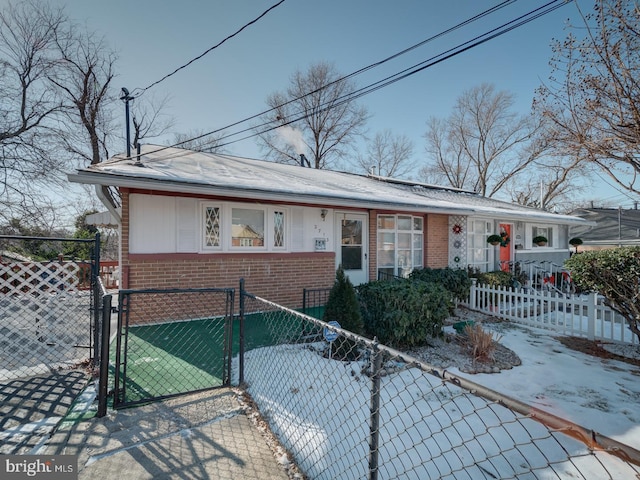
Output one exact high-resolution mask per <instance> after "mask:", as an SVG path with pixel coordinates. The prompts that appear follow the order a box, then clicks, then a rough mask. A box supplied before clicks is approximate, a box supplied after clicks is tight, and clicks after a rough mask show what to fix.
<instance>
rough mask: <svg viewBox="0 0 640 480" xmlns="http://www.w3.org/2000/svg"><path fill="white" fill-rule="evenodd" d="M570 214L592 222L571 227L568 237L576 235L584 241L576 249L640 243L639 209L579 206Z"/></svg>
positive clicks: (595, 248) (596, 248) (598, 248)
mask: <svg viewBox="0 0 640 480" xmlns="http://www.w3.org/2000/svg"><path fill="white" fill-rule="evenodd" d="M571 214H572V215H574V216H577V217H581V218H584V219H585V220H588V221H589V222H591V223H592V225H574V226H572V227H571V229H570V231H569V235H570V238H573V237H578V238H580V239H582V241H583V242H584V243H583V244H582V245H581V246H580V247H579V248H578V251H580V250H601V249H605V248H614V247H622V246H626V245H640V210H638V209H637V208H634V209H632V210H624V209H622V208H579V209H577V210H574V211H573V212H571Z"/></svg>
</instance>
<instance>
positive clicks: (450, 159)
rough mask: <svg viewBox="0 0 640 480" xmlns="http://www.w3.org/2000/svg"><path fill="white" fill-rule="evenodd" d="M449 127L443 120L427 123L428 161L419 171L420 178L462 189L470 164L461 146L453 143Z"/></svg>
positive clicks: (465, 183) (432, 119)
mask: <svg viewBox="0 0 640 480" xmlns="http://www.w3.org/2000/svg"><path fill="white" fill-rule="evenodd" d="M449 127H450V125H449V124H448V123H447V122H446V121H445V120H443V119H440V118H435V117H431V118H430V119H429V120H428V121H427V131H426V133H425V134H424V138H425V140H426V148H425V151H426V153H427V158H428V159H429V160H430V162H429V163H427V164H426V165H425V166H423V167H422V168H421V169H420V175H421V176H422V178H423V179H424V180H425V181H427V182H429V183H434V184H440V185H449V186H452V187H454V188H464V187H465V186H467V184H468V183H469V178H470V171H471V166H472V164H471V162H470V161H469V160H468V158H467V157H466V156H465V155H464V148H463V145H462V144H460V143H459V142H456V141H455V138H454V135H453V131H452V130H451V129H450V128H449Z"/></svg>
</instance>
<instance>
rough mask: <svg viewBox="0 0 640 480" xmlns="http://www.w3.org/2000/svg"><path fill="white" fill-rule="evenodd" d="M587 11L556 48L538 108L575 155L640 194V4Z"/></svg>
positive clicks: (616, 3)
mask: <svg viewBox="0 0 640 480" xmlns="http://www.w3.org/2000/svg"><path fill="white" fill-rule="evenodd" d="M576 6H577V7H578V9H579V6H578V5H577V4H576ZM579 11H580V10H579ZM580 13H581V15H582V20H583V21H582V22H581V24H580V25H578V26H575V27H573V28H572V31H571V33H570V34H569V35H568V36H567V38H566V39H565V40H563V41H557V42H555V44H554V47H553V49H554V56H553V58H552V61H551V65H552V66H553V73H552V76H551V77H550V79H549V81H548V83H547V84H546V85H543V86H542V87H541V88H540V89H539V91H538V95H537V98H536V102H535V108H536V109H537V110H539V111H540V112H541V113H542V114H543V115H545V116H546V117H547V118H548V119H550V121H551V122H553V125H554V130H553V137H552V140H553V141H554V142H556V143H557V144H559V145H563V146H564V148H565V149H566V150H567V151H568V152H571V156H573V157H575V158H579V159H581V160H583V161H585V162H589V163H590V164H592V165H595V166H597V167H598V168H599V169H600V171H602V172H603V173H605V174H606V175H608V176H609V177H610V178H611V179H612V180H613V181H614V182H616V183H617V184H618V185H620V186H622V187H623V188H625V189H627V190H629V191H631V192H634V193H640V183H639V182H638V181H637V180H638V174H639V173H640V83H639V82H638V78H640V55H638V52H639V51H640V6H639V5H638V3H637V2H636V1H633V0H596V1H595V2H594V10H593V12H592V13H589V14H583V13H582V11H580Z"/></svg>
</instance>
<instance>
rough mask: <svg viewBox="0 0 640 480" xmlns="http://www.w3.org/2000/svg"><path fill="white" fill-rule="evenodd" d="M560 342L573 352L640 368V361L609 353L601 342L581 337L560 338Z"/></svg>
mask: <svg viewBox="0 0 640 480" xmlns="http://www.w3.org/2000/svg"><path fill="white" fill-rule="evenodd" d="M558 340H559V341H560V343H562V344H563V345H564V346H565V347H567V348H570V349H572V350H577V351H578V352H582V353H586V354H588V355H593V356H594V357H599V358H607V359H611V360H618V361H620V362H625V363H629V364H631V365H636V366H640V360H638V359H635V358H627V357H623V356H621V355H616V354H615V353H612V352H609V351H607V350H605V349H604V348H602V346H601V342H599V341H596V340H587V339H586V338H579V337H558Z"/></svg>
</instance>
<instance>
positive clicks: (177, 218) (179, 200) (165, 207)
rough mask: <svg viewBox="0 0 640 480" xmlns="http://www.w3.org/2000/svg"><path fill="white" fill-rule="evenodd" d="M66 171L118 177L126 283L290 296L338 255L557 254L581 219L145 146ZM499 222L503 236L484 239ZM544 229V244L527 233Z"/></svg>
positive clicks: (286, 300) (358, 274) (367, 276)
mask: <svg viewBox="0 0 640 480" xmlns="http://www.w3.org/2000/svg"><path fill="white" fill-rule="evenodd" d="M69 179H70V180H71V181H73V182H78V183H84V184H94V185H96V186H98V188H97V191H98V193H100V192H101V191H104V190H105V189H104V188H103V187H112V188H114V187H115V188H117V189H118V190H119V193H120V196H121V200H122V205H121V207H119V208H113V207H111V214H112V215H113V216H115V217H116V218H117V219H118V221H119V223H120V230H121V235H120V238H121V247H120V248H121V252H120V257H121V258H120V264H121V269H120V272H121V275H122V278H121V283H120V285H121V286H122V288H132V289H137V288H170V287H189V288H196V287H235V286H237V285H238V281H239V279H240V278H244V279H245V282H246V288H247V290H249V291H251V292H252V293H254V294H257V295H260V296H263V297H265V298H268V299H270V300H272V301H275V302H279V303H282V304H284V305H287V306H291V307H299V306H300V305H301V304H302V290H303V288H325V287H330V286H331V285H332V284H333V282H334V279H335V270H336V268H337V267H338V265H340V264H341V265H342V266H343V268H344V269H345V272H346V273H347V275H348V277H349V278H350V279H351V281H352V282H353V283H354V284H356V285H357V284H360V283H363V282H367V281H369V280H375V279H377V278H378V276H379V275H380V274H381V273H385V274H393V275H401V276H402V275H404V276H406V275H408V273H409V272H411V270H413V269H415V268H422V267H432V268H441V267H446V266H449V267H452V268H467V267H469V266H471V267H474V268H477V269H479V270H482V271H487V270H494V269H497V268H499V267H500V265H501V264H502V265H507V264H508V263H509V262H513V261H525V260H531V261H535V260H537V261H543V260H546V261H554V262H558V263H561V262H562V261H563V260H564V259H566V258H568V256H569V245H568V232H569V227H570V226H573V225H582V224H585V223H587V222H585V220H583V219H581V218H578V217H574V216H566V215H557V214H552V213H548V212H544V211H540V210H535V209H531V208H526V207H522V206H517V205H512V204H509V203H505V202H501V201H498V200H494V199H488V198H484V197H481V196H479V195H477V194H474V193H470V192H466V191H462V190H456V189H451V188H445V187H437V186H432V185H425V184H420V183H414V182H409V181H402V180H395V179H389V178H383V177H377V176H373V175H368V176H365V175H356V174H351V173H342V172H334V171H328V170H316V169H311V168H306V167H303V166H292V165H283V164H278V163H271V162H266V161H261V160H252V159H247V158H240V157H233V156H228V155H215V154H206V153H197V152H192V151H189V150H182V149H176V148H168V147H159V146H149V145H147V146H144V147H143V148H142V152H141V155H140V157H139V159H138V158H137V156H136V158H130V159H127V158H125V157H124V156H117V157H114V158H112V159H110V160H109V161H106V162H104V163H100V164H97V165H92V166H90V167H87V168H83V169H80V170H78V171H77V172H76V173H74V174H70V175H69ZM103 198H104V197H103ZM105 203H106V204H107V205H108V202H105ZM501 231H504V232H505V234H506V235H507V236H508V237H509V242H508V244H506V246H504V247H500V246H498V247H494V246H492V245H490V244H488V243H487V237H488V236H489V235H490V234H492V233H499V232H501ZM540 234H544V235H545V236H546V237H547V238H548V239H549V243H548V244H547V245H546V246H544V247H539V246H537V245H534V244H533V243H532V238H533V237H534V236H536V235H540ZM501 262H502V263H501Z"/></svg>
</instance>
